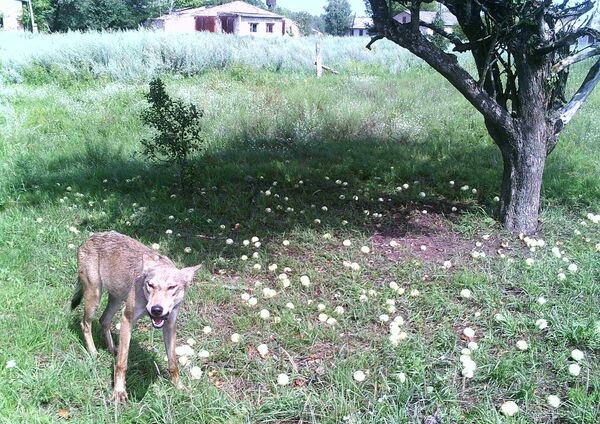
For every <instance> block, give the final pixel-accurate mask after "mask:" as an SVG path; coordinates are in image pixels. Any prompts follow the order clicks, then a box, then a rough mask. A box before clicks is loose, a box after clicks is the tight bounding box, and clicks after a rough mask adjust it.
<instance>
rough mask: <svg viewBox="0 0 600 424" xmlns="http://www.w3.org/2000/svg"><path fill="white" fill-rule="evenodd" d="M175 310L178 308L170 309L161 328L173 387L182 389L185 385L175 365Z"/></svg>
mask: <svg viewBox="0 0 600 424" xmlns="http://www.w3.org/2000/svg"><path fill="white" fill-rule="evenodd" d="M177 312H178V308H175V309H173V310H172V311H171V313H170V316H169V319H168V320H167V322H166V323H165V326H164V328H163V337H164V339H165V350H166V351H167V358H168V363H169V374H170V375H171V382H172V383H173V384H174V385H175V387H177V389H179V390H184V389H185V386H184V385H183V383H182V382H181V377H180V376H179V368H178V367H177V356H176V355H175V344H176V343H177V336H176V334H175V324H176V322H177Z"/></svg>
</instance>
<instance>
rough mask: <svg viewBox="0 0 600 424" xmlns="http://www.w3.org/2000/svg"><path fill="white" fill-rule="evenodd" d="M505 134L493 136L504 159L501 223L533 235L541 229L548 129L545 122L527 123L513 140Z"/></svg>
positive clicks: (509, 228)
mask: <svg viewBox="0 0 600 424" xmlns="http://www.w3.org/2000/svg"><path fill="white" fill-rule="evenodd" d="M490 134H493V135H492V137H494V133H493V132H492V131H490ZM496 135H497V134H496ZM503 135H504V138H503V139H502V140H498V139H496V137H494V139H495V141H496V143H497V144H498V145H499V147H500V150H501V152H502V158H503V160H504V172H503V175H502V188H501V196H500V220H501V221H502V222H503V223H504V226H505V228H506V229H508V230H510V231H512V232H514V233H523V234H533V233H535V232H537V230H538V214H539V209H540V196H541V189H542V177H543V175H544V165H545V162H546V154H547V141H548V128H547V126H546V125H545V123H543V122H542V123H539V122H538V123H537V124H536V123H535V122H528V123H527V124H526V125H519V129H518V131H517V134H513V135H512V136H510V137H511V139H509V140H507V139H506V136H507V135H506V133H504V134H503Z"/></svg>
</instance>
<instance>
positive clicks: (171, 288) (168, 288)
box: [167, 286, 177, 290]
mask: <svg viewBox="0 0 600 424" xmlns="http://www.w3.org/2000/svg"><path fill="white" fill-rule="evenodd" d="M176 288H177V286H169V287H167V290H175V289H176Z"/></svg>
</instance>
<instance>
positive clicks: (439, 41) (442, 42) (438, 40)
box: [431, 10, 450, 51]
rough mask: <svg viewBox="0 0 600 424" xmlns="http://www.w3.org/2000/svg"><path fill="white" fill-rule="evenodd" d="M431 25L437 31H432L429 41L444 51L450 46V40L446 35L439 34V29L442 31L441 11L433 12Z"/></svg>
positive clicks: (442, 19)
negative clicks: (433, 16)
mask: <svg viewBox="0 0 600 424" xmlns="http://www.w3.org/2000/svg"><path fill="white" fill-rule="evenodd" d="M432 25H433V26H435V27H436V28H437V31H435V32H434V33H433V36H432V37H431V41H432V42H433V44H435V45H436V46H437V47H439V48H440V49H441V50H444V51H446V50H447V49H448V46H450V42H449V41H448V39H447V38H446V37H444V36H443V35H442V34H441V31H444V18H442V13H441V11H439V10H438V11H437V13H436V14H435V18H434V19H433V22H432Z"/></svg>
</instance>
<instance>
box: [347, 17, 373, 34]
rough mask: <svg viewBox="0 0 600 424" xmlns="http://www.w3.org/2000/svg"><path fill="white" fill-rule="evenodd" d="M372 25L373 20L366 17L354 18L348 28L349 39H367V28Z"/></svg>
mask: <svg viewBox="0 0 600 424" xmlns="http://www.w3.org/2000/svg"><path fill="white" fill-rule="evenodd" d="M372 25H373V19H372V18H369V17H368V16H355V17H354V21H353V22H352V26H351V27H350V36H351V37H367V36H368V35H369V27H370V26H372Z"/></svg>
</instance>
